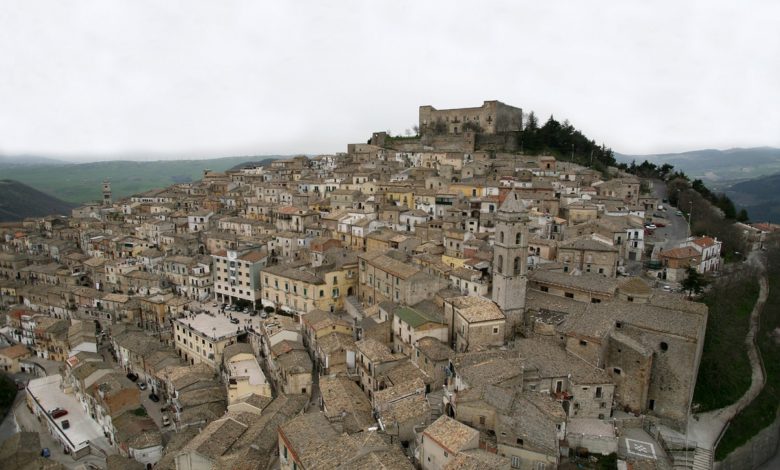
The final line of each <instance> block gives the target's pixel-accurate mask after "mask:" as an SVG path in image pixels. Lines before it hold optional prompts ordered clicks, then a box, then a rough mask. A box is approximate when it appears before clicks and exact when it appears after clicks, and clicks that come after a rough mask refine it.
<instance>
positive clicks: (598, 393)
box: [596, 387, 603, 404]
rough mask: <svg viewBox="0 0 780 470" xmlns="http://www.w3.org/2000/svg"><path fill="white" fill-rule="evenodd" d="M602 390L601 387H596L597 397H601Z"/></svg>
mask: <svg viewBox="0 0 780 470" xmlns="http://www.w3.org/2000/svg"><path fill="white" fill-rule="evenodd" d="M601 392H602V390H601V387H596V398H601ZM602 404H603V403H602Z"/></svg>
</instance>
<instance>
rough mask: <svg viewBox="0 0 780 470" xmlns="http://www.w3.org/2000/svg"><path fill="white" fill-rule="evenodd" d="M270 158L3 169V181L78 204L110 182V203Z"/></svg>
mask: <svg viewBox="0 0 780 470" xmlns="http://www.w3.org/2000/svg"><path fill="white" fill-rule="evenodd" d="M264 158H270V157H227V158H216V159H210V160H161V161H154V162H134V161H107V162H96V163H79V164H67V165H35V166H17V167H11V168H3V170H2V172H3V178H5V179H12V180H17V181H21V182H22V183H24V184H27V185H30V186H32V187H33V188H35V189H37V190H39V191H42V192H44V193H47V194H50V195H52V196H55V197H57V198H59V199H62V200H63V201H67V202H72V203H76V204H81V203H84V202H88V201H92V200H100V199H101V198H102V195H101V194H102V193H101V184H102V183H103V180H104V179H108V180H110V181H111V189H112V191H113V196H114V199H120V198H122V197H127V196H130V195H133V194H136V193H140V192H144V191H148V190H150V189H154V188H164V187H167V186H170V185H172V184H175V183H184V182H189V181H194V180H199V179H200V178H201V177H202V176H203V170H204V169H206V168H208V169H211V170H214V171H225V170H227V169H229V168H232V167H234V166H236V165H238V164H240V163H243V162H246V161H257V160H262V159H264Z"/></svg>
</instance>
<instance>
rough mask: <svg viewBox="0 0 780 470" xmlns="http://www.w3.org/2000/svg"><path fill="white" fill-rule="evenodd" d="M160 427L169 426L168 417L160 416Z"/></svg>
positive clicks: (169, 420) (169, 419)
mask: <svg viewBox="0 0 780 470" xmlns="http://www.w3.org/2000/svg"><path fill="white" fill-rule="evenodd" d="M162 425H163V426H170V425H171V418H169V417H168V415H162Z"/></svg>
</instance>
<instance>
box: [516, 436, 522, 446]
mask: <svg viewBox="0 0 780 470" xmlns="http://www.w3.org/2000/svg"><path fill="white" fill-rule="evenodd" d="M517 445H519V446H521V445H523V440H522V439H520V438H519V437H518V438H517Z"/></svg>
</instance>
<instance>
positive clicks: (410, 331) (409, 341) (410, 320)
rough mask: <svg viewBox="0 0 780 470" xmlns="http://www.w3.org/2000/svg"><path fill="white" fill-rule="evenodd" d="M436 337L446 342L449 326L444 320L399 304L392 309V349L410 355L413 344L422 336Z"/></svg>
mask: <svg viewBox="0 0 780 470" xmlns="http://www.w3.org/2000/svg"><path fill="white" fill-rule="evenodd" d="M427 337H430V338H436V339H437V340H439V341H441V342H443V343H447V342H448V341H449V328H448V326H447V325H446V324H445V323H444V320H443V319H442V318H441V317H440V316H437V315H432V314H431V313H428V312H426V311H423V310H417V309H415V308H414V307H404V306H399V307H398V308H396V309H395V310H394V311H393V349H394V350H395V351H398V352H401V353H403V354H405V355H406V356H411V354H412V349H413V347H414V345H415V344H416V343H417V342H418V341H419V340H420V339H422V338H427Z"/></svg>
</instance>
